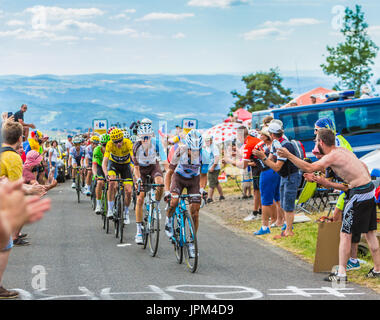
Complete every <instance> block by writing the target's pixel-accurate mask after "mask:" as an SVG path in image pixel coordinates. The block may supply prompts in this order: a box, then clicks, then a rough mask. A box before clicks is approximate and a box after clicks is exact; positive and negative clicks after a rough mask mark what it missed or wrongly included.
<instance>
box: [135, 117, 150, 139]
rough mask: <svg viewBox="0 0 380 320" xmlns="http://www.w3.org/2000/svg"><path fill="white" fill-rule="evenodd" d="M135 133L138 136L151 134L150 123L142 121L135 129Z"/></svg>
mask: <svg viewBox="0 0 380 320" xmlns="http://www.w3.org/2000/svg"><path fill="white" fill-rule="evenodd" d="M144 120H145V119H144ZM137 135H139V136H146V135H153V129H152V123H149V122H144V123H143V122H142V123H141V124H140V125H139V127H138V129H137Z"/></svg>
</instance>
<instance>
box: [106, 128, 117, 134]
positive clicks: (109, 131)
mask: <svg viewBox="0 0 380 320" xmlns="http://www.w3.org/2000/svg"><path fill="white" fill-rule="evenodd" d="M113 129H116V127H111V128H109V129H108V131H107V133H108V134H110V133H111V131H112V130H113Z"/></svg>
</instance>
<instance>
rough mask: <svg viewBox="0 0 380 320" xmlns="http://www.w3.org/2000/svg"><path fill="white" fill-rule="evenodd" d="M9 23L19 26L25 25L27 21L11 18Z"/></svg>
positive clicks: (12, 25) (9, 24) (11, 25)
mask: <svg viewBox="0 0 380 320" xmlns="http://www.w3.org/2000/svg"><path fill="white" fill-rule="evenodd" d="M7 25H8V26H10V27H19V26H23V25H25V22H24V21H21V20H9V21H8V22H7Z"/></svg>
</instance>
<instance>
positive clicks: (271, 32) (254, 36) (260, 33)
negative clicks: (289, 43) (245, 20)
mask: <svg viewBox="0 0 380 320" xmlns="http://www.w3.org/2000/svg"><path fill="white" fill-rule="evenodd" d="M288 34H289V31H283V30H281V29H278V28H262V29H254V30H251V31H248V32H246V33H244V34H243V38H244V39H245V40H260V39H265V38H267V37H277V39H283V38H284V37H286V36H287V35H288Z"/></svg>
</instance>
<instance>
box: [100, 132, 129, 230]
mask: <svg viewBox="0 0 380 320" xmlns="http://www.w3.org/2000/svg"><path fill="white" fill-rule="evenodd" d="M110 138H111V140H110V141H109V142H108V143H107V145H106V151H105V153H104V158H103V163H102V168H103V172H104V174H105V176H106V177H108V179H110V180H112V179H115V178H116V177H117V176H120V178H121V179H130V181H128V182H124V184H125V188H124V190H125V208H124V210H125V211H124V224H129V223H130V221H129V205H130V203H131V195H132V185H133V180H132V171H131V167H130V164H131V158H132V155H133V144H132V142H131V140H129V139H126V138H124V134H123V132H122V131H121V130H120V129H118V128H115V129H113V130H112V131H111V133H110ZM116 189H117V182H116V181H110V184H109V188H108V193H107V199H108V211H107V217H108V218H111V219H112V217H113V208H114V198H115V194H116Z"/></svg>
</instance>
